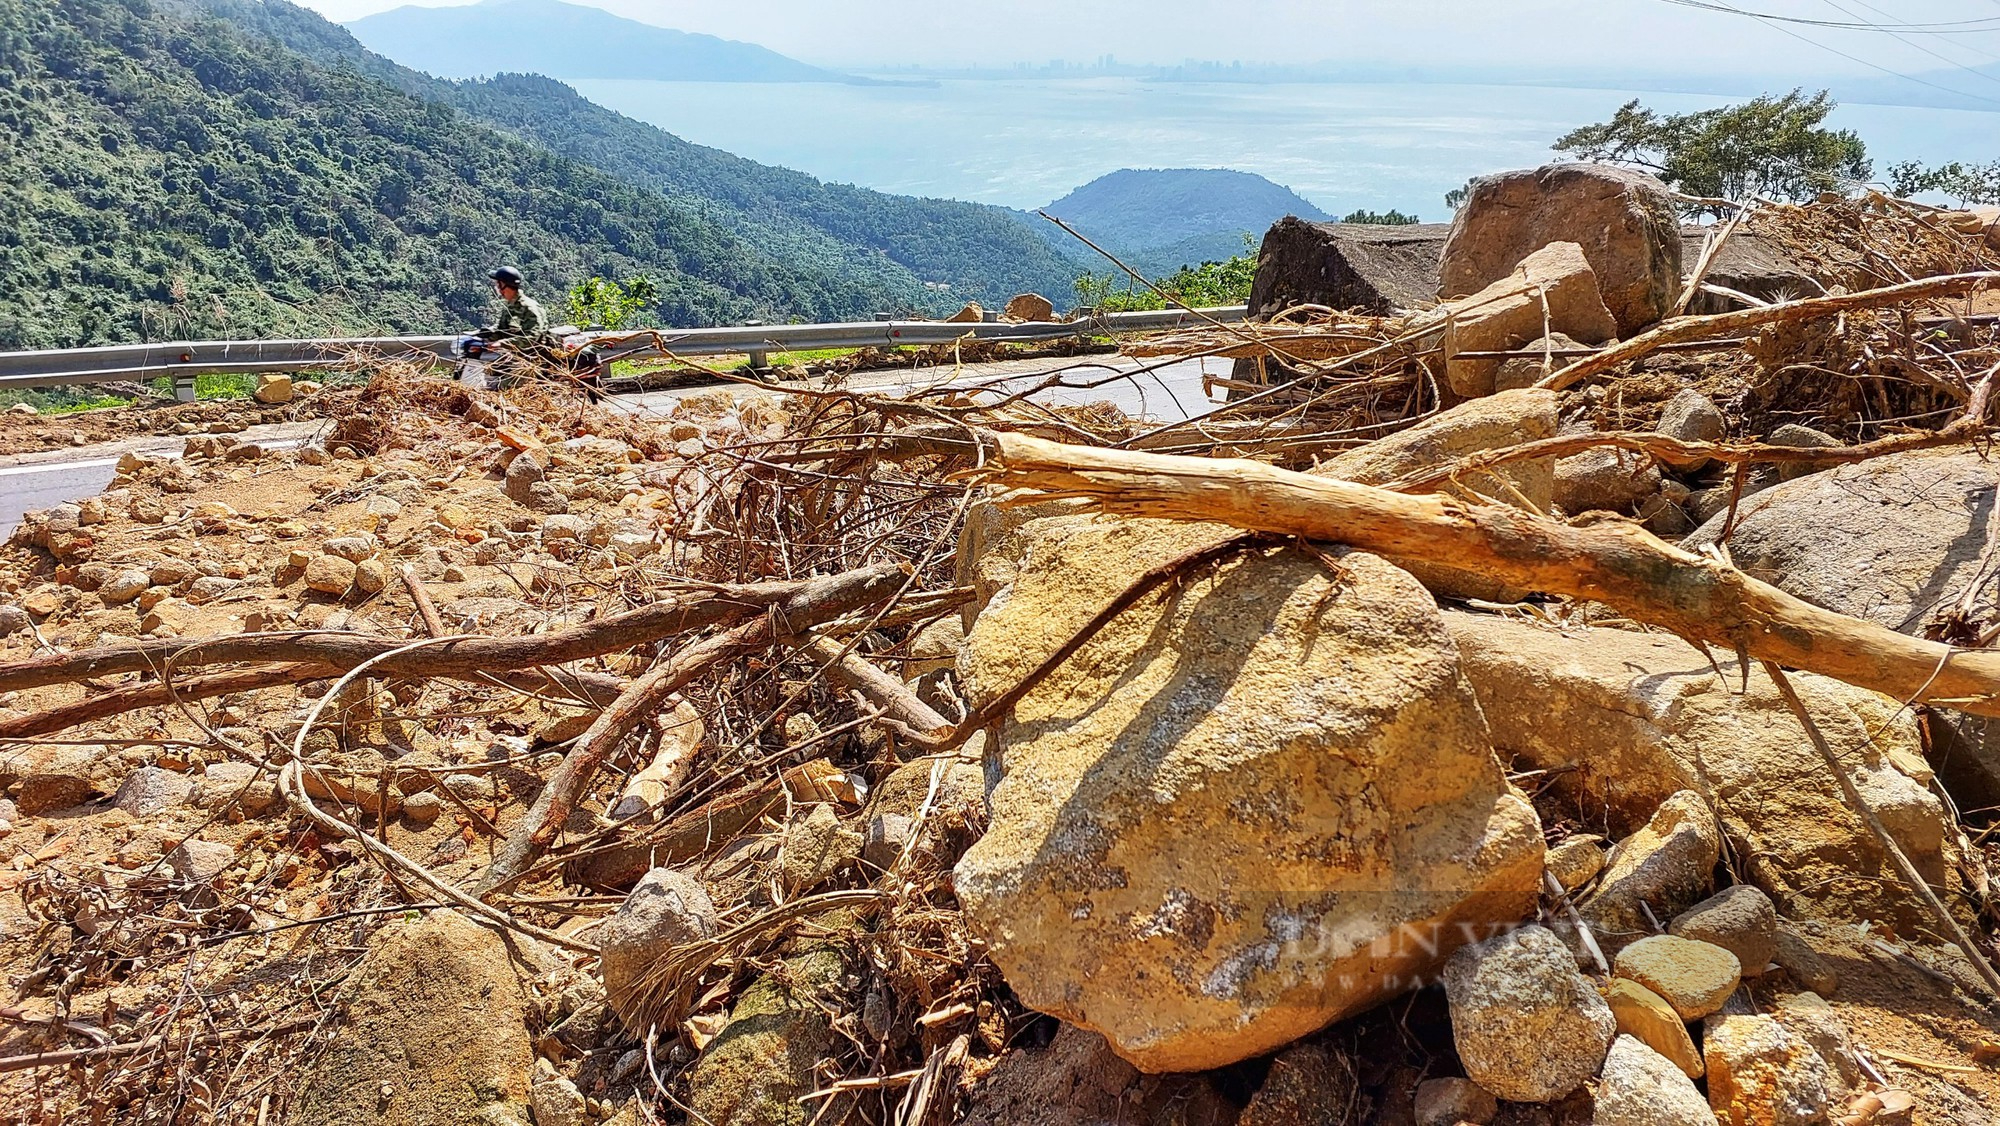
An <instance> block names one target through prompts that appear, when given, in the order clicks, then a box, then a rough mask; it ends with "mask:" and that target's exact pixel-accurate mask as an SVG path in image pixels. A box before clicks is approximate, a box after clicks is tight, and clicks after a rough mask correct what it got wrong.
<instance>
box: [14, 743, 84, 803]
mask: <svg viewBox="0 0 2000 1126" xmlns="http://www.w3.org/2000/svg"><path fill="white" fill-rule="evenodd" d="M102 751H103V748H101V747H66V746H43V747H24V748H21V749H20V750H18V751H0V786H5V785H8V784H12V785H13V787H14V804H15V806H16V808H17V810H18V811H19V812H20V813H23V814H28V815H30V816H32V815H35V814H42V813H51V812H54V811H55V810H59V809H69V808H71V807H73V806H79V805H82V804H83V803H84V802H87V801H89V800H90V799H91V797H92V796H93V795H95V794H96V792H97V790H96V787H95V786H93V785H92V784H91V768H92V765H93V763H94V762H95V760H96V758H97V756H98V755H99V754H100V753H102ZM8 820H10V821H11V820H14V818H9V819H8Z"/></svg>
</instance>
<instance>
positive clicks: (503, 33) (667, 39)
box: [347, 0, 851, 82]
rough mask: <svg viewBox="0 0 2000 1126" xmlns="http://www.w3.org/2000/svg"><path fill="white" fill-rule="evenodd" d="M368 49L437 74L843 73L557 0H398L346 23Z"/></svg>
mask: <svg viewBox="0 0 2000 1126" xmlns="http://www.w3.org/2000/svg"><path fill="white" fill-rule="evenodd" d="M347 27H348V30H350V31H352V32H353V33H354V37H355V38H356V39H358V40H360V41H361V43H362V45H364V46H366V47H368V48H369V49H370V50H373V51H376V52H378V53H380V54H382V55H385V56H387V57H389V58H391V59H394V60H395V61H396V62H399V63H401V64H403V65H404V66H408V67H415V68H416V69H418V70H421V71H425V72H427V73H430V74H435V75H437V76H439V77H441V78H475V77H484V76H486V75H493V74H505V73H510V72H512V73H524V74H546V75H551V76H553V77H556V78H645V79H653V80H655V81H660V82H846V81H851V80H850V79H849V78H848V77H847V76H845V75H841V74H836V73H834V72H833V71H830V70H822V69H820V68H819V67H816V66H809V65H807V64H805V63H802V62H799V61H798V60H797V59H791V58H787V57H785V56H784V55H780V54H778V53H777V52H776V51H771V50H766V49H765V48H763V47H759V46H757V45H756V44H754V43H738V42H736V41H734V40H730V39H717V38H716V37H715V36H712V35H693V34H690V33H688V32H685V31H672V30H669V29H667V28H663V27H654V26H653V25H652V24H647V23H640V22H639V21H637V20H628V19H624V18H622V17H620V16H614V15H612V14H611V13H609V12H605V11H600V10H598V9H596V8H587V7H583V6H580V5H576V4H563V3H559V2H557V0H484V2H483V3H479V4H471V5H466V6H463V7H451V8H418V7H407V8H397V9H395V10H393V11H388V12H381V13H378V14H376V15H372V16H367V17H364V18H362V19H358V20H355V21H354V22H352V23H350V24H348V25H347Z"/></svg>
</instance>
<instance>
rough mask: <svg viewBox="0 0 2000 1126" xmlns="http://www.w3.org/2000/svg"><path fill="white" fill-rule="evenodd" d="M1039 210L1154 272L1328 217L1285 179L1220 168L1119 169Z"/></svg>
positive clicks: (1056, 234)
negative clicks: (1287, 224) (1291, 224)
mask: <svg viewBox="0 0 2000 1126" xmlns="http://www.w3.org/2000/svg"><path fill="white" fill-rule="evenodd" d="M1043 210H1045V211H1047V212H1048V213H1049V214H1051V215H1054V216H1055V217H1057V218H1058V219H1061V220H1062V221H1063V222H1065V223H1068V224H1069V225H1070V226H1072V227H1075V228H1076V229H1077V230H1079V231H1081V232H1083V233H1084V234H1085V235H1088V236H1089V237H1090V239H1091V241H1093V242H1096V243H1097V244H1098V245H1100V246H1103V247H1104V248H1105V249H1106V250H1109V251H1111V252H1112V253H1114V254H1118V255H1119V256H1120V257H1125V256H1127V255H1130V256H1131V261H1132V265H1134V266H1137V267H1139V268H1141V269H1147V270H1151V271H1155V272H1157V271H1160V270H1163V269H1164V270H1173V269H1178V268H1179V267H1181V266H1184V265H1190V264H1193V263H1199V262H1203V261H1211V260H1215V261H1219V260H1221V259H1225V258H1229V257H1231V256H1233V255H1237V254H1241V253H1243V236H1244V235H1246V234H1248V235H1251V236H1253V237H1254V236H1256V235H1261V234H1262V233H1263V232H1264V231H1265V229H1267V228H1268V227H1270V225H1271V224H1272V223H1275V222H1277V221H1278V220H1279V219H1282V218H1284V217H1285V216H1287V215H1297V216H1298V217H1300V218H1302V219H1311V220H1314V221H1316V222H1324V221H1326V220H1327V219H1328V218H1329V216H1328V215H1327V214H1326V213H1325V212H1323V211H1321V210H1320V209H1319V208H1318V207H1315V206H1314V205H1313V204H1312V203H1311V202H1310V201H1308V200H1306V199H1305V198H1303V197H1301V196H1300V195H1299V194H1298V193H1296V192H1294V191H1292V190H1291V189H1290V188H1287V187H1285V186H1284V185H1282V184H1276V183H1272V182H1271V181H1270V180H1267V179H1265V178H1264V177H1262V176H1258V175H1255V174H1252V173H1249V172H1237V171H1233V170H1230V169H1225V168H1167V169H1140V168H1124V169H1120V170H1118V171H1116V172H1113V173H1111V174H1109V175H1107V176H1100V177H1098V178H1097V179H1095V180H1092V181H1091V182H1090V183H1088V184H1085V185H1084V186H1082V187H1080V188H1078V189H1076V190H1075V191H1073V192H1071V193H1069V194H1068V195H1066V196H1064V197H1063V198H1061V199H1059V200H1057V201H1055V202H1054V203H1052V204H1050V205H1048V206H1047V207H1046V208H1043ZM1029 218H1030V219H1032V221H1033V222H1035V223H1037V224H1039V225H1040V226H1042V227H1045V228H1047V231H1045V232H1044V237H1051V232H1052V237H1053V238H1054V239H1060V240H1063V241H1066V242H1068V243H1069V245H1070V247H1077V246H1079V244H1077V243H1076V241H1075V240H1074V239H1071V238H1069V236H1068V235H1065V234H1063V233H1062V232H1061V231H1060V230H1057V229H1056V228H1055V227H1054V226H1053V225H1052V224H1050V223H1048V222H1047V221H1045V220H1043V219H1041V218H1039V217H1035V216H1030V217H1029ZM1056 245H1057V246H1058V247H1061V246H1062V243H1061V242H1058V243H1056ZM1065 249H1067V248H1065ZM1084 249H1085V250H1086V252H1087V248H1084Z"/></svg>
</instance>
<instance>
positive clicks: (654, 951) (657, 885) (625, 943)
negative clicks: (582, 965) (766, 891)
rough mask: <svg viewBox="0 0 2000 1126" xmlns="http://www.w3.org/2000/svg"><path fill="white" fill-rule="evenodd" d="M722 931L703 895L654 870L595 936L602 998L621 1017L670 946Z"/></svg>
mask: <svg viewBox="0 0 2000 1126" xmlns="http://www.w3.org/2000/svg"><path fill="white" fill-rule="evenodd" d="M720 929H721V923H720V921H719V919H718V917H717V915H716V911H715V904H714V902H712V901H711V900H710V899H709V897H708V891H707V889H705V888H703V887H702V886H701V883H700V882H699V881H697V880H695V879H694V878H693V877H691V876H688V875H685V874H683V873H680V872H676V871H674V870H673V869H671V868H655V869H653V870H652V871H650V872H648V873H646V875H645V876H644V877H643V878H642V879H640V881H639V883H638V884H637V886H635V887H633V889H632V894H630V895H628V896H626V897H625V902H624V903H622V904H620V905H619V907H618V911H617V913H616V914H614V915H612V916H611V918H609V919H607V920H605V923H604V925H603V926H601V927H599V928H598V930H597V941H598V947H599V953H598V964H599V970H600V972H601V973H602V975H603V977H604V992H605V995H606V997H607V998H608V999H609V1000H610V1002H611V1005H612V1007H613V1008H617V1009H620V1010H621V1011H622V1009H623V1005H624V1003H625V1002H626V1001H627V1000H629V999H630V995H631V992H632V990H633V988H634V987H635V986H636V985H637V984H638V982H639V979H640V977H641V976H642V975H643V974H644V973H645V972H646V970H647V969H648V968H649V967H651V966H652V965H654V964H655V963H657V962H659V961H660V960H661V959H662V958H664V957H666V956H667V954H668V953H669V952H671V951H672V950H673V948H674V947H675V946H678V945H681V944H684V943H688V942H693V941H695V940H697V939H704V938H712V937H714V936H715V934H716V932H717V931H718V930H720Z"/></svg>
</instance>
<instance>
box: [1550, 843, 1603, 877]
mask: <svg viewBox="0 0 2000 1126" xmlns="http://www.w3.org/2000/svg"><path fill="white" fill-rule="evenodd" d="M1543 867H1545V868H1547V869H1548V870H1549V874H1550V875H1552V876H1554V877H1555V878H1556V882H1557V883H1559V884H1561V885H1562V889H1563V890H1564V891H1575V890H1576V889H1577V888H1580V887H1582V886H1583V885H1585V884H1587V883H1589V882H1590V881H1591V880H1592V879H1594V878H1596V876H1597V874H1598V873H1599V872H1602V871H1604V838H1603V837H1600V836H1596V835H1595V834H1588V833H1586V834H1584V835H1582V836H1576V837H1571V838H1570V839H1568V840H1566V841H1564V842H1563V843H1561V844H1559V845H1557V846H1555V847H1554V848H1552V849H1550V850H1549V852H1548V858H1547V859H1546V860H1545V861H1543Z"/></svg>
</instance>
